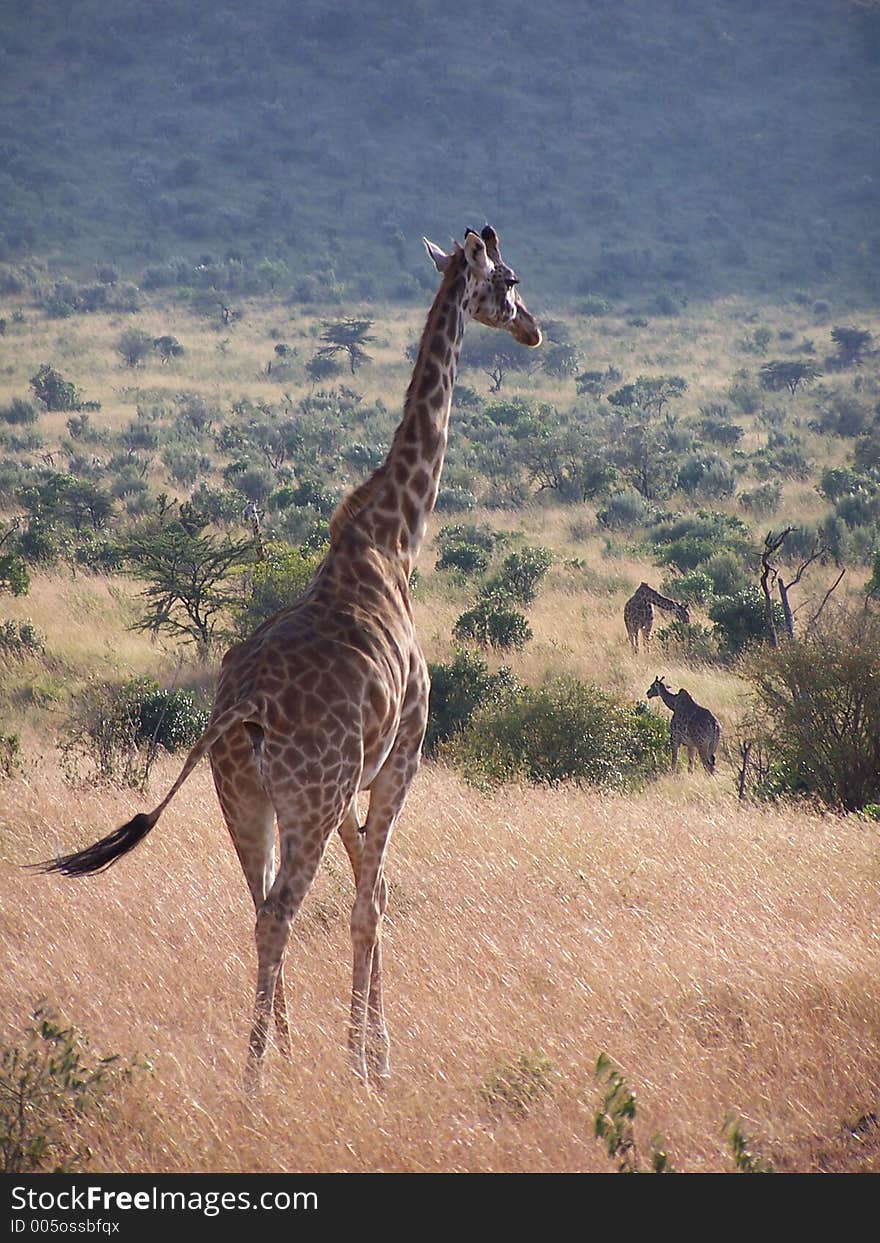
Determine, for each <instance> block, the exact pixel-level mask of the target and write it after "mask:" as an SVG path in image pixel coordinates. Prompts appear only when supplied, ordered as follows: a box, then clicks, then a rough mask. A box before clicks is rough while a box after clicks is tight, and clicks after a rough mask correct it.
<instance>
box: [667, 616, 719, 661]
mask: <svg viewBox="0 0 880 1243" xmlns="http://www.w3.org/2000/svg"><path fill="white" fill-rule="evenodd" d="M654 637H655V639H656V642H657V644H658V645H659V648H660V650H661V651H662V652H663V653H664V654H665V655H666V656H669V657H670V658H672V659H677V660H686V661H692V662H693V661H705V662H707V663H709V662H711V661H713V660H716V659H717V658H718V635H717V634H716V633H715V631H714V630H713V629H712V627H711V626H701V625H700V624H699V623H698V622H681V621H674V622H670V623H669V625H668V626H664V627H663V629H662V630H658V631H657V632H656V634H655V636H654Z"/></svg>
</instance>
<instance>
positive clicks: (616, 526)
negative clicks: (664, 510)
mask: <svg viewBox="0 0 880 1243" xmlns="http://www.w3.org/2000/svg"><path fill="white" fill-rule="evenodd" d="M650 513H651V506H650V505H649V504H648V502H647V501H646V500H645V498H644V497H643V496H641V495H640V494H639V493H638V492H633V491H629V492H617V493H615V495H614V496H612V497H609V498H608V501H607V503H606V504H605V507H604V508H603V509H600V510H599V512H598V513H597V514H596V520H597V522H599V523H600V524H601V525H602V526H603V527H607V528H608V530H609V531H632V530H633V529H634V528H635V527H640V526H641V525H642V523H643V522H645V521H646V520H647V519H648V517H649V515H650Z"/></svg>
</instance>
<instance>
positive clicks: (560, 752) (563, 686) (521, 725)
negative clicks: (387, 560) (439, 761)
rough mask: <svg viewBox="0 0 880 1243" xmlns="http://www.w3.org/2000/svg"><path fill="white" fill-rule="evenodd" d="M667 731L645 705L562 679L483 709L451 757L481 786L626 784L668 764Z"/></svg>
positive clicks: (521, 691)
mask: <svg viewBox="0 0 880 1243" xmlns="http://www.w3.org/2000/svg"><path fill="white" fill-rule="evenodd" d="M668 734H669V731H668V727H667V726H666V724H665V722H663V721H661V720H660V718H659V717H657V716H655V715H654V714H653V713H650V712H648V711H647V710H645V708H644V705H636V706H634V707H633V706H630V705H628V704H625V703H622V702H621V701H619V700H617V699H615V698H614V697H613V696H611V695H607V694H605V693H604V692H603V691H601V690H599V688H598V687H596V686H594V685H592V684H591V683H587V682H580V681H578V680H577V679H576V678H572V677H563V678H559V679H557V680H556V681H554V682H551V683H548V684H547V685H546V686H542V687H537V688H535V687H522V688H521V689H519V690H518V691H514V692H512V693H510V694H508V695H505V696H504V698H503V699H502V700H501V702H500V703H499V704H497V705H486V706H483V707H481V708H480V709H479V710H478V711H477V712H476V713H475V714H474V715H473V716H472V718H471V720H470V722H469V724H468V725H467V727H466V728H465V729H464V731H463V732H462V733H461V734H460V735H459V736H458V737H457V738H456V739H455V740H454V741H453V742H452V744H451V745H450V754H451V755H452V758H453V760H454V761H455V762H456V763H457V764H458V765H459V766H460V767H461V768H462V770H463V771H464V774H465V776H466V777H467V778H468V779H469V780H472V781H476V782H478V783H486V784H497V783H500V782H505V781H516V780H524V781H529V782H533V783H535V784H544V785H555V784H557V783H558V782H560V781H575V782H579V783H584V784H587V785H596V786H602V787H628V786H632V785H634V784H636V783H638V782H640V781H641V780H643V779H645V778H646V777H649V776H653V775H654V774H655V773H657V772H659V771H660V770H661V769H662V768H663V767H664V765H665V763H666V756H667V752H668Z"/></svg>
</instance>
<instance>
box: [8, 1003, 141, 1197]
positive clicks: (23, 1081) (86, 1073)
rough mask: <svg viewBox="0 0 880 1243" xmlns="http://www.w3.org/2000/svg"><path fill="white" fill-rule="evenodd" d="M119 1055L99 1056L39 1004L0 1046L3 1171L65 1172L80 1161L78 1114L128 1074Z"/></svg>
mask: <svg viewBox="0 0 880 1243" xmlns="http://www.w3.org/2000/svg"><path fill="white" fill-rule="evenodd" d="M138 1068H140V1066H139V1064H138V1063H137V1062H132V1063H131V1064H129V1065H128V1066H125V1065H123V1064H122V1063H120V1061H119V1058H118V1056H116V1055H113V1056H111V1057H98V1056H97V1055H96V1054H95V1053H93V1052H92V1050H91V1048H90V1047H89V1042H88V1041H87V1040H86V1039H85V1037H83V1036H82V1035H81V1034H80V1033H79V1032H77V1031H76V1030H75V1029H74V1028H72V1027H63V1026H62V1025H61V1023H60V1022H59V1020H58V1018H57V1016H56V1015H55V1013H54V1012H53V1011H52V1010H51V1009H50V1008H49V1007H47V1006H45V1005H40V1006H38V1007H37V1008H36V1009H35V1010H34V1012H33V1016H32V1022H31V1024H30V1026H29V1027H28V1028H27V1029H26V1031H25V1033H24V1039H23V1040H22V1041H21V1042H20V1043H18V1044H4V1045H2V1046H0V1173H3V1174H34V1173H53V1174H60V1173H69V1172H70V1171H72V1170H76V1169H82V1168H84V1164H83V1163H84V1162H85V1161H86V1160H87V1159H88V1156H89V1152H88V1148H87V1147H85V1145H83V1144H82V1139H81V1135H80V1120H81V1119H82V1118H84V1117H86V1116H88V1115H89V1114H91V1113H94V1112H95V1111H96V1110H98V1109H99V1108H101V1107H102V1106H106V1104H107V1103H108V1101H109V1099H110V1096H111V1094H112V1092H113V1091H114V1090H117V1089H118V1087H119V1085H120V1084H121V1083H123V1082H125V1081H126V1080H129V1079H130V1078H131V1075H132V1073H133V1071H134V1070H135V1069H138Z"/></svg>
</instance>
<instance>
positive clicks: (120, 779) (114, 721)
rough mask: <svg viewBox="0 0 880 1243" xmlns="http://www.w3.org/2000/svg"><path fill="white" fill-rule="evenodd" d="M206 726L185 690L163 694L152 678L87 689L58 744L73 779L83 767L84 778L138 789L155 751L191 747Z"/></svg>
mask: <svg viewBox="0 0 880 1243" xmlns="http://www.w3.org/2000/svg"><path fill="white" fill-rule="evenodd" d="M207 721H208V714H207V712H206V711H204V710H203V709H201V708H198V707H197V706H196V703H195V696H194V695H193V694H192V693H191V692H190V691H184V690H165V689H162V688H161V687H160V686H159V683H158V682H156V681H155V680H154V679H152V678H134V679H132V680H131V681H130V682H126V683H125V684H124V685H122V686H119V685H114V684H106V683H105V684H101V685H96V686H92V687H90V688H88V689H87V690H86V691H85V692H84V693H83V694H82V695H81V696H80V698H79V702H78V704H77V707H76V709H75V711H74V713H73V715H72V717H71V719H70V720H69V722H68V726H67V730H66V733H65V736H64V738H63V739H62V740H61V742H60V743H59V749H60V751H61V754H62V763H63V767H64V769H65V773H66V775H67V776H68V778H69V779H76V778H78V777H79V776H80V775H81V771H82V769H83V766H85V769H86V778H87V779H89V778H91V779H95V778H97V779H98V780H102V781H111V782H116V783H118V784H123V785H130V786H135V787H141V786H143V784H144V783H145V782H146V780H147V777H148V776H149V772H150V768H151V767H152V764H153V761H154V760H155V758H156V754H157V749H158V748H159V747H163V748H164V749H165V750H166V751H176V750H178V749H179V748H181V747H188V746H191V745H192V744H193V743H194V742H195V741H196V739H197V738H198V737H199V735H200V734H201V733H202V731H203V730H204V728H205V726H206V725H207Z"/></svg>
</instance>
